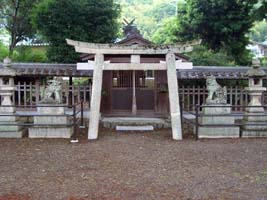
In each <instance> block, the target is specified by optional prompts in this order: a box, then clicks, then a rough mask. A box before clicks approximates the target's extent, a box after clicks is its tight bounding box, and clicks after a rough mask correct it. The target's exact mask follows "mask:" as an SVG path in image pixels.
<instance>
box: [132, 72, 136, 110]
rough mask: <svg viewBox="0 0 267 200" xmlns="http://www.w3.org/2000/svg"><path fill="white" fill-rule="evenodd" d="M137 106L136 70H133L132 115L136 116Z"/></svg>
mask: <svg viewBox="0 0 267 200" xmlns="http://www.w3.org/2000/svg"><path fill="white" fill-rule="evenodd" d="M136 113H137V106H136V88H135V70H133V99H132V114H133V115H136Z"/></svg>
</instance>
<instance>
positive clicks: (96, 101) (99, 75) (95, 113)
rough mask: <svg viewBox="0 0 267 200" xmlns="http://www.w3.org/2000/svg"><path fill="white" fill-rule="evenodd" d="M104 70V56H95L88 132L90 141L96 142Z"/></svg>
mask: <svg viewBox="0 0 267 200" xmlns="http://www.w3.org/2000/svg"><path fill="white" fill-rule="evenodd" d="M103 68H104V55H103V54H95V65H94V73H93V85H92V97H91V102H90V119H89V130H88V139H89V140H94V139H97V138H98V129H99V118H100V104H101V91H102V79H103Z"/></svg>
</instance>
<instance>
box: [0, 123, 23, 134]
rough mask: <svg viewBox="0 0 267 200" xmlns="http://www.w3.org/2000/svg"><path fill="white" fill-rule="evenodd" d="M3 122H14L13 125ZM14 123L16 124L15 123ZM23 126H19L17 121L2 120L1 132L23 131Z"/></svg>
mask: <svg viewBox="0 0 267 200" xmlns="http://www.w3.org/2000/svg"><path fill="white" fill-rule="evenodd" d="M1 123H2V124H3V123H4V124H12V126H11V125H1ZM13 124H14V125H13ZM22 128H23V127H22V126H18V125H17V123H16V122H0V132H6V131H15V132H16V131H21V129H22Z"/></svg>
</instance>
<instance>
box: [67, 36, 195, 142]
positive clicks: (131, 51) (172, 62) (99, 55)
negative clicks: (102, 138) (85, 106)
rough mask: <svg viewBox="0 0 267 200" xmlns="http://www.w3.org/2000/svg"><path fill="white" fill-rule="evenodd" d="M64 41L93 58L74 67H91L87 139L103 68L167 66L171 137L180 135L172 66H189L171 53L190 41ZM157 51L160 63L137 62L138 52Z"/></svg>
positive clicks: (93, 127) (95, 120)
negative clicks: (121, 58)
mask: <svg viewBox="0 0 267 200" xmlns="http://www.w3.org/2000/svg"><path fill="white" fill-rule="evenodd" d="M66 41H67V43H68V44H69V45H71V46H74V47H75V51H76V52H78V53H87V54H94V55H95V59H94V61H88V63H78V64H77V69H78V70H79V69H80V70H81V69H83V70H86V69H87V70H90V69H93V70H94V72H93V85H92V97H91V102H90V109H91V110H90V119H89V129H88V139H89V140H92V139H97V138H98V129H99V118H100V102H101V90H102V78H103V70H167V81H168V91H169V102H170V115H171V124H172V138H173V139H174V140H181V139H182V128H181V116H180V104H179V91H178V81H177V73H176V69H181V68H182V69H184V68H192V63H189V62H182V61H181V60H177V61H176V58H175V53H185V52H190V51H192V49H193V48H192V45H193V43H187V44H175V45H166V46H135V45H134V46H123V45H117V44H96V43H86V42H80V41H74V40H70V39H66ZM194 44H195V43H194ZM105 54H116V55H120V54H121V55H122V54H123V55H125V54H127V55H131V63H110V61H104V55H105ZM159 54H161V55H162V54H163V55H166V61H161V62H160V63H140V55H159Z"/></svg>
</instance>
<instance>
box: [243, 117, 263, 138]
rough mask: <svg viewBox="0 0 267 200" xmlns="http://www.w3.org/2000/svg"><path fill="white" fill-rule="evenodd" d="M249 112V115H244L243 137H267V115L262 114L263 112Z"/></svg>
mask: <svg viewBox="0 0 267 200" xmlns="http://www.w3.org/2000/svg"><path fill="white" fill-rule="evenodd" d="M247 114H249V116H247V115H245V117H244V126H243V127H242V137H267V116H261V115H262V114H264V113H263V112H262V113H247ZM253 124H255V125H253Z"/></svg>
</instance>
